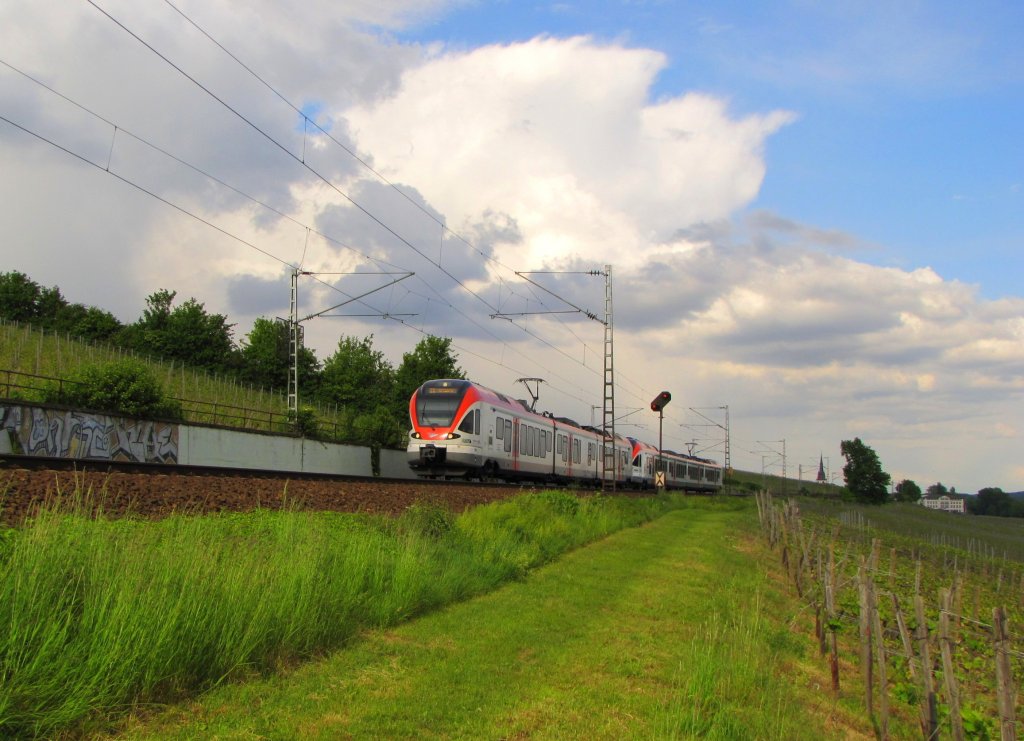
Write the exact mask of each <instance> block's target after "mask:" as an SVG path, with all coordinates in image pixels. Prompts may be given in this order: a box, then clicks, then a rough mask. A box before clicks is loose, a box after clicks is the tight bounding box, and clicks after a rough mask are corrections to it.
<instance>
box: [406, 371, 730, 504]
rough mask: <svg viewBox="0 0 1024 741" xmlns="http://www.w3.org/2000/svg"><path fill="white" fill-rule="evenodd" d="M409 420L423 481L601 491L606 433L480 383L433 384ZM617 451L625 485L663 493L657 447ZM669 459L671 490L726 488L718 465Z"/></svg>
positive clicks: (621, 444) (412, 457)
mask: <svg viewBox="0 0 1024 741" xmlns="http://www.w3.org/2000/svg"><path fill="white" fill-rule="evenodd" d="M409 417H410V418H411V420H412V430H411V431H410V432H409V447H408V448H407V453H408V458H409V466H410V467H411V468H412V469H413V470H414V471H415V472H416V473H417V474H418V475H420V476H424V477H434V478H439V477H460V478H497V479H504V480H506V481H529V480H533V481H545V482H553V483H570V482H579V483H584V484H595V485H598V486H599V485H600V483H601V479H602V473H603V472H602V468H603V465H602V463H603V462H602V456H603V451H604V445H605V444H606V441H607V438H606V437H605V435H604V433H603V432H602V431H601V430H599V429H596V428H594V427H586V426H583V425H579V424H577V423H576V422H574V421H572V420H571V419H566V418H564V417H554V416H552V415H550V414H548V413H544V414H537V413H535V412H531V411H530V410H529V408H528V407H527V406H526V404H525V402H523V401H520V400H517V399H513V398H511V397H508V396H506V395H504V394H500V393H498V392H497V391H492V390H491V389H489V388H486V387H484V386H481V385H479V384H476V383H473V382H472V381H464V380H458V379H439V380H434V381H427V382H426V383H424V384H423V385H422V386H420V387H419V389H417V390H416V392H415V393H414V394H413V395H412V398H411V399H410V400H409ZM611 444H612V445H613V446H614V449H615V481H616V484H617V485H619V486H622V487H635V488H649V487H653V486H654V485H655V471H656V469H657V460H658V449H657V448H656V447H654V446H651V445H648V444H647V443H644V442H641V441H639V440H636V439H634V438H630V437H621V436H619V435H616V436H615V439H614V440H613V441H611ZM661 457H662V459H663V461H664V469H665V485H666V487H667V488H670V489H685V490H690V491H702V492H716V491H718V490H719V489H721V488H722V467H721V466H720V465H719V464H718V463H715V462H714V461H710V460H707V459H704V458H696V457H694V456H689V455H681V454H679V453H674V452H672V451H663V452H662V456H661Z"/></svg>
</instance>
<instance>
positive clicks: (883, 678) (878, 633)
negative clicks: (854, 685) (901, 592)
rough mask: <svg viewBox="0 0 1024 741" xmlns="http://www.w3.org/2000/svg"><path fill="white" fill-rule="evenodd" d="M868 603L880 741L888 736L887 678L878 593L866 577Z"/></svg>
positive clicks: (883, 740)
mask: <svg viewBox="0 0 1024 741" xmlns="http://www.w3.org/2000/svg"><path fill="white" fill-rule="evenodd" d="M867 585H868V604H869V606H870V608H871V630H872V631H873V632H874V634H875V654H876V658H877V660H878V704H879V711H880V714H881V716H882V718H881V721H880V723H879V729H878V738H879V739H880V740H881V741H885V739H887V738H889V680H888V675H887V673H886V666H885V641H884V640H883V635H884V634H883V633H882V618H881V617H880V616H879V614H878V593H877V592H876V591H875V584H874V582H873V581H872V580H871V579H870V578H869V579H868V584H867Z"/></svg>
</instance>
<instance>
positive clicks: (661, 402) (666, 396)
mask: <svg viewBox="0 0 1024 741" xmlns="http://www.w3.org/2000/svg"><path fill="white" fill-rule="evenodd" d="M670 401H672V394H670V393H669V392H668V391H662V392H661V393H660V394H658V395H657V396H655V397H654V400H653V401H652V402H651V411H652V412H657V413H658V469H657V471H655V474H654V481H655V486H656V487H657V488H659V489H664V488H665V459H664V457H663V455H662V450H664V446H663V445H662V438H661V430H662V427H663V426H664V422H665V405H666V404H668V403H669V402H670Z"/></svg>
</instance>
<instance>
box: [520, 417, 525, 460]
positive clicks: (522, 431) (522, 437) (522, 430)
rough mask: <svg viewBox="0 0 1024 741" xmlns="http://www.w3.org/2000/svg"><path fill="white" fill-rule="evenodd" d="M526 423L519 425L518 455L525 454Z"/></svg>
mask: <svg viewBox="0 0 1024 741" xmlns="http://www.w3.org/2000/svg"><path fill="white" fill-rule="evenodd" d="M526 438H527V435H526V425H523V424H521V425H519V455H526Z"/></svg>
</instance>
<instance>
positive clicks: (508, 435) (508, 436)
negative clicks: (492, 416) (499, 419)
mask: <svg viewBox="0 0 1024 741" xmlns="http://www.w3.org/2000/svg"><path fill="white" fill-rule="evenodd" d="M505 452H506V453H511V452H512V420H511V419H506V420H505Z"/></svg>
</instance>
